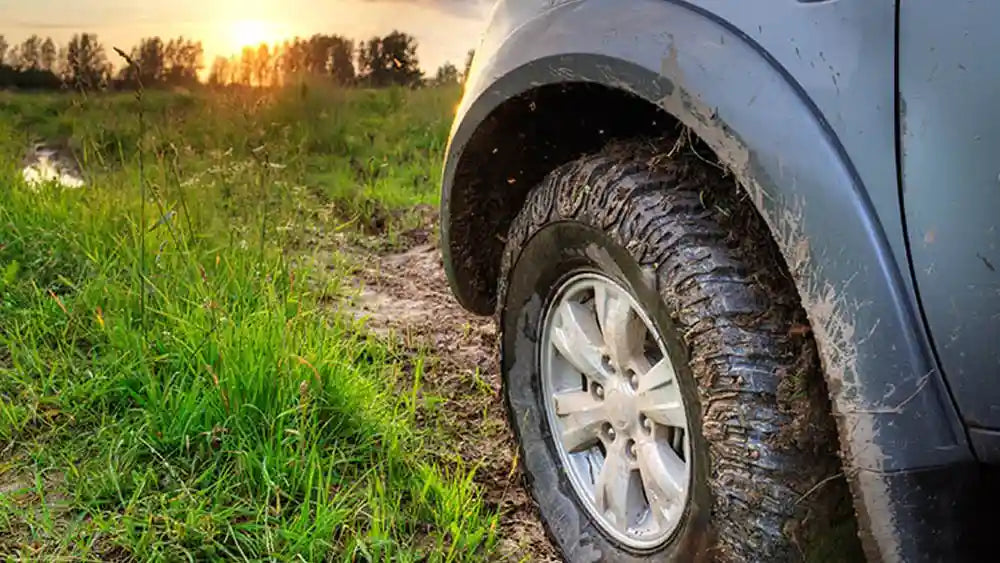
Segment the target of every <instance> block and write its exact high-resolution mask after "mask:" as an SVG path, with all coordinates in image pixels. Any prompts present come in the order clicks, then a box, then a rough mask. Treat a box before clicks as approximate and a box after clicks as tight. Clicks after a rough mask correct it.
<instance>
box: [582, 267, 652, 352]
mask: <svg viewBox="0 0 1000 563" xmlns="http://www.w3.org/2000/svg"><path fill="white" fill-rule="evenodd" d="M594 307H595V309H596V311H597V321H598V323H599V324H600V329H601V334H602V336H603V337H604V344H605V346H607V351H608V355H609V356H611V360H612V361H613V362H614V363H615V364H616V365H617V366H619V367H620V368H623V369H624V367H625V366H627V365H628V364H629V362H630V361H631V359H632V356H633V355H634V354H636V353H637V352H639V351H641V350H642V343H643V339H644V338H645V336H646V325H645V324H644V323H643V322H642V319H640V318H639V317H638V315H636V314H635V311H633V310H632V305H631V304H630V303H629V299H628V297H626V296H625V295H622V294H621V293H619V292H618V291H615V290H609V289H608V288H607V286H605V285H604V284H595V285H594Z"/></svg>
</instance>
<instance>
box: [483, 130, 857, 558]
mask: <svg viewBox="0 0 1000 563" xmlns="http://www.w3.org/2000/svg"><path fill="white" fill-rule="evenodd" d="M649 157H650V155H648V154H645V155H644V154H643V151H642V150H638V149H637V148H636V147H624V148H623V147H617V148H615V149H611V150H608V151H605V152H604V153H602V154H598V155H595V156H589V157H585V158H583V159H581V160H579V161H576V162H574V163H571V164H569V165H566V166H564V167H562V168H560V169H558V170H556V171H555V172H553V173H552V174H551V175H550V176H549V177H548V178H547V179H546V180H545V181H544V182H543V183H542V184H541V185H540V186H539V187H537V188H536V189H535V190H534V191H533V192H532V193H531V194H530V195H529V198H528V201H527V202H526V204H525V206H524V208H523V210H522V211H521V213H520V215H519V216H518V217H517V219H516V220H515V221H514V223H513V225H512V227H511V229H510V233H509V236H508V241H507V245H506V250H505V254H504V258H503V265H502V278H501V283H500V293H499V302H498V320H499V324H500V328H501V331H502V371H503V377H504V389H505V391H504V392H505V397H506V400H507V405H508V409H509V416H510V421H511V424H512V426H513V429H514V431H515V433H516V435H517V437H518V440H519V444H520V447H521V453H522V460H523V468H524V471H525V475H526V477H527V481H528V486H529V488H530V490H531V492H532V494H533V496H534V498H535V500H536V501H537V503H538V506H539V511H540V512H541V515H542V519H543V521H544V523H545V525H546V528H547V530H548V531H549V534H550V536H551V537H552V539H553V540H554V541H555V543H556V544H557V546H558V547H559V549H560V550H561V551H562V552H563V554H564V555H565V557H566V558H567V559H568V560H569V561H571V562H576V561H597V560H600V561H649V560H657V561H660V560H667V561H699V560H705V561H712V560H716V561H767V562H774V561H789V560H801V559H815V557H812V556H811V555H814V550H815V549H816V548H815V546H816V545H830V543H831V542H830V538H829V537H820V536H823V535H824V534H825V535H826V536H831V537H832V536H838V540H837V541H835V542H833V547H830V548H827V549H829V550H831V551H833V552H835V554H836V555H834V556H832V558H831V555H830V554H822V555H821V557H823V560H825V561H853V560H859V559H860V553H861V552H860V548H859V547H858V542H857V540H856V535H855V533H854V525H853V519H852V518H851V510H850V503H849V500H848V495H847V494H846V484H845V483H844V482H843V479H842V478H841V479H830V477H831V476H834V475H836V474H837V473H839V471H840V470H839V462H838V459H837V457H836V454H835V451H836V450H835V445H836V434H835V430H833V424H832V419H831V417H830V416H829V402H828V400H827V398H826V392H825V389H824V388H823V385H822V379H821V377H820V376H819V373H818V367H817V361H816V355H815V349H814V344H813V342H812V341H811V340H810V339H808V337H806V336H803V335H802V333H801V331H800V330H796V329H794V328H793V327H799V326H802V325H803V324H804V322H805V321H804V315H803V314H802V311H801V309H800V307H799V306H798V302H797V300H796V299H795V296H794V291H790V290H789V288H788V283H787V280H786V279H785V278H784V277H783V276H782V274H781V271H782V270H781V267H780V263H778V262H777V261H776V254H775V253H774V251H773V248H772V247H769V246H768V244H761V243H760V241H759V240H754V239H753V237H759V236H760V234H761V233H762V232H765V231H764V230H763V229H761V228H760V225H759V224H755V221H756V222H757V223H759V219H758V218H756V216H753V215H752V213H744V212H742V211H740V210H739V209H741V208H742V206H743V203H742V202H739V201H737V200H736V199H735V197H728V199H727V196H725V195H724V194H725V193H727V192H729V191H731V189H729V188H728V187H726V186H723V185H722V184H721V183H718V182H716V181H713V180H712V178H711V176H710V175H709V174H707V173H706V171H705V170H704V168H703V166H702V164H701V163H700V162H692V161H690V160H688V159H687V158H686V157H680V158H678V159H675V160H671V161H669V162H668V163H667V164H666V165H656V166H654V165H652V164H650V158H649ZM707 201H708V202H712V203H711V204H709V203H706V202H707ZM720 206H721V207H720ZM725 207H730V209H726V208H725ZM803 433H804V434H806V435H802V434H803ZM797 434H798V435H797ZM824 480H826V481H824ZM821 481H823V482H825V483H826V484H824V485H823V486H822V487H821V490H819V491H818V492H817V491H816V490H815V489H813V486H814V485H815V484H816V483H819V482H821ZM810 489H813V490H810ZM807 493H808V495H807ZM817 530H819V532H820V533H817V532H816V531H817Z"/></svg>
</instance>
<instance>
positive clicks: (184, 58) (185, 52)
mask: <svg viewBox="0 0 1000 563" xmlns="http://www.w3.org/2000/svg"><path fill="white" fill-rule="evenodd" d="M163 55H164V76H163V80H164V82H165V83H166V84H170V85H174V86H190V85H193V84H196V83H197V82H198V72H199V71H201V69H202V68H203V67H204V63H203V59H204V56H205V49H204V47H202V44H201V41H190V40H188V39H185V38H184V37H183V36H181V37H178V38H177V39H171V40H170V42H169V43H167V45H166V47H165V48H164V52H163Z"/></svg>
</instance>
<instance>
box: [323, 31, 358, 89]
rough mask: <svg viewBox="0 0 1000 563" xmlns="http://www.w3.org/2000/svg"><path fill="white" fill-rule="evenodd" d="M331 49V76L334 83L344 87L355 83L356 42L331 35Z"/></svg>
mask: <svg viewBox="0 0 1000 563" xmlns="http://www.w3.org/2000/svg"><path fill="white" fill-rule="evenodd" d="M329 47H330V54H329V59H330V76H332V77H333V81H334V82H336V83H337V84H340V85H342V86H347V85H349V84H353V83H354V79H355V70H354V41H351V40H350V39H347V38H344V37H340V36H339V35H331V36H330V37H329Z"/></svg>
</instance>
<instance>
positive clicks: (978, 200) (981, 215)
mask: <svg viewBox="0 0 1000 563" xmlns="http://www.w3.org/2000/svg"><path fill="white" fill-rule="evenodd" d="M998 18H1000V4H998V3H996V2H990V1H987V0H973V1H969V2H961V3H957V4H952V3H946V4H943V3H940V2H932V1H930V0H909V1H907V2H905V3H904V4H903V7H902V11H901V13H900V46H899V49H900V52H899V57H900V61H899V62H900V73H899V81H900V84H899V86H900V96H901V100H902V104H901V108H900V143H901V145H900V146H901V162H902V170H903V175H902V185H903V202H904V205H905V209H906V220H907V225H908V227H909V229H908V231H909V235H910V248H911V252H912V258H913V271H914V276H915V278H916V280H917V286H918V289H919V292H920V298H921V301H922V304H923V308H924V312H925V314H926V318H927V322H928V325H929V327H930V330H931V334H932V335H933V338H934V342H935V344H936V348H937V353H938V356H939V358H940V361H941V364H942V366H943V369H944V373H945V374H947V377H948V382H949V384H950V386H951V390H952V392H953V393H954V396H955V400H956V401H957V403H958V405H959V408H960V410H961V412H962V415H963V417H964V418H965V420H966V421H967V422H968V423H969V424H971V425H974V426H978V427H989V428H1000V385H997V384H996V383H997V380H998V376H1000V345H998V337H1000V271H998V268H1000V230H998V223H1000V217H998V216H997V211H998V210H1000V176H998V174H1000V164H998V159H997V150H998V147H1000V104H998V103H997V99H996V94H997V85H998V83H997V76H998V72H997V67H996V62H995V60H994V59H993V54H994V53H997V52H1000V34H997V32H996V22H997V21H998Z"/></svg>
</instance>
